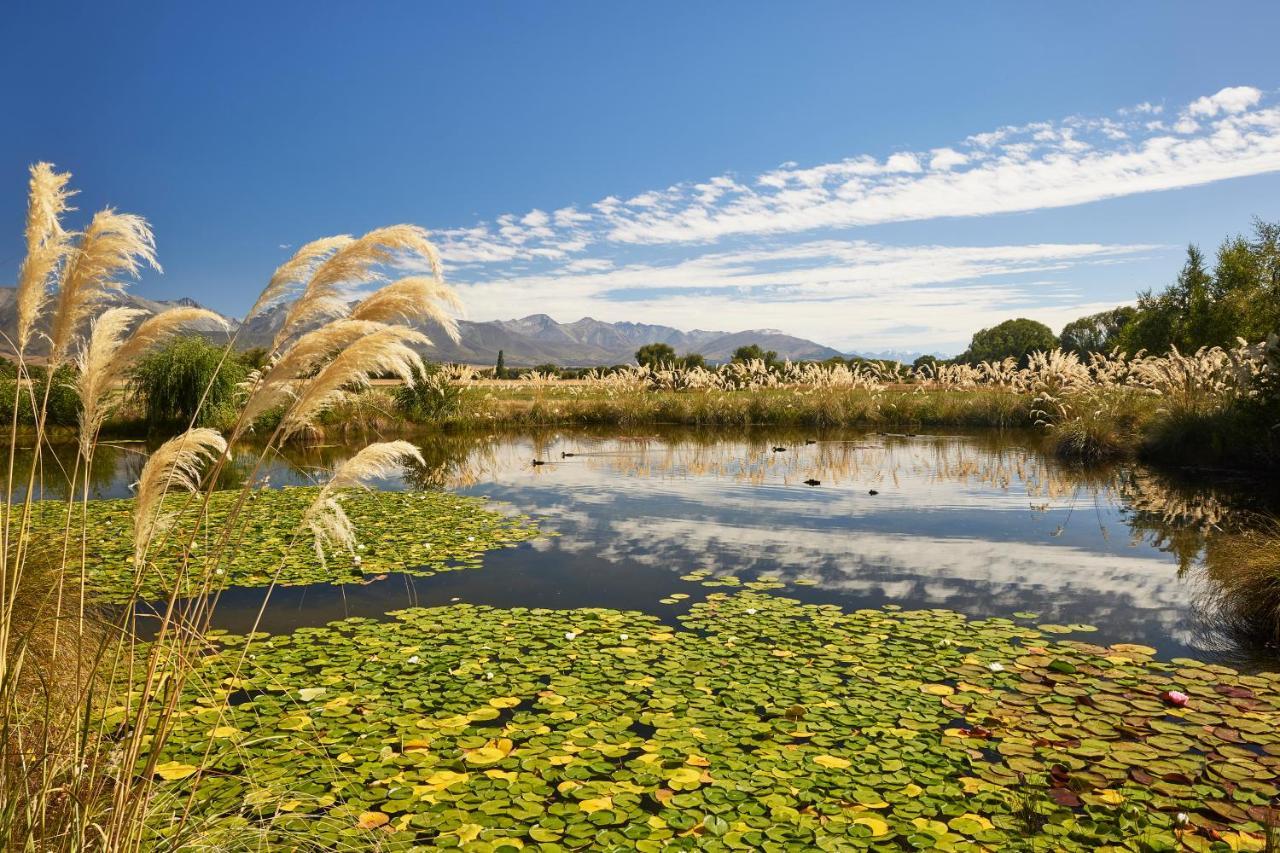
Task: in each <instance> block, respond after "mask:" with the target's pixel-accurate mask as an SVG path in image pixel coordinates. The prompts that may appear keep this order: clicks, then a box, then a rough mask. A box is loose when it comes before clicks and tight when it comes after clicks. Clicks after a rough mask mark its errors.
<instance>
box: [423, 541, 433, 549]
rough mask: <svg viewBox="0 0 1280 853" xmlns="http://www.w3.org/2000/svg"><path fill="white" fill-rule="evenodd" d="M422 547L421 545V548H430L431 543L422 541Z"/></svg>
mask: <svg viewBox="0 0 1280 853" xmlns="http://www.w3.org/2000/svg"><path fill="white" fill-rule="evenodd" d="M422 547H423V548H430V547H431V543H430V542H423V543H422Z"/></svg>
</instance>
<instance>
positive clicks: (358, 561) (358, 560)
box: [351, 554, 360, 566]
mask: <svg viewBox="0 0 1280 853" xmlns="http://www.w3.org/2000/svg"><path fill="white" fill-rule="evenodd" d="M351 561H352V562H353V563H355V564H356V565H357V566H358V565H360V555H359V554H356V555H355V556H354V557H352V558H351Z"/></svg>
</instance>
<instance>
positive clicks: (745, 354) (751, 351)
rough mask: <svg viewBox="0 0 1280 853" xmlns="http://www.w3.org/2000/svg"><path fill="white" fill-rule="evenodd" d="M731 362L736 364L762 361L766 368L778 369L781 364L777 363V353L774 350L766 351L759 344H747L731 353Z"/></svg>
mask: <svg viewBox="0 0 1280 853" xmlns="http://www.w3.org/2000/svg"><path fill="white" fill-rule="evenodd" d="M733 360H734V361H737V362H747V361H756V360H759V361H763V362H764V363H765V366H766V367H770V368H773V367H779V366H781V363H780V362H779V361H778V353H777V352H776V351H774V350H771V349H770V350H767V349H765V348H764V347H762V346H760V345H759V344H747V345H746V346H741V347H738V348H737V349H736V350H734V351H733Z"/></svg>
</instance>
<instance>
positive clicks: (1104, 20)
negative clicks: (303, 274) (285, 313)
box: [0, 2, 1280, 351]
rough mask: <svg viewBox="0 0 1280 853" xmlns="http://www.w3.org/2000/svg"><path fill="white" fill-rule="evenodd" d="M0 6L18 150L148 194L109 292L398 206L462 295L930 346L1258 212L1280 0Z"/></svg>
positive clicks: (1279, 138) (248, 274)
mask: <svg viewBox="0 0 1280 853" xmlns="http://www.w3.org/2000/svg"><path fill="white" fill-rule="evenodd" d="M120 5H121V6H122V7H123V8H109V7H108V6H107V4H92V5H90V4H70V3H61V2H47V3H28V4H21V5H20V6H19V5H18V4H13V5H12V6H11V7H10V8H9V9H8V10H6V12H5V21H6V26H5V28H4V45H3V50H0V79H3V80H4V81H5V83H4V85H3V87H0V114H3V115H4V116H5V118H6V121H5V127H4V131H5V132H3V133H0V192H2V195H0V197H2V198H4V199H8V203H6V204H3V205H0V281H4V280H6V279H8V280H12V278H13V276H14V275H15V273H16V269H17V265H18V262H19V260H20V252H21V248H20V245H21V244H20V240H19V235H20V233H21V223H22V216H23V194H24V186H25V180H26V174H25V170H26V167H27V166H28V165H29V164H30V163H32V162H34V161H36V160H49V161H52V162H53V163H55V164H56V165H58V166H59V167H60V168H64V169H69V170H70V171H72V172H73V173H74V175H75V180H74V183H75V185H76V186H77V187H78V188H79V190H80V195H79V196H78V197H77V205H78V207H79V208H80V211H79V214H78V215H79V216H85V215H87V214H88V213H90V212H92V211H93V210H96V209H98V208H100V207H102V206H104V205H107V204H112V205H115V206H117V207H118V208H120V209H123V210H126V211H130V212H136V213H141V214H143V215H145V216H147V217H148V218H149V219H150V220H151V222H152V223H153V225H154V227H155V231H156V236H157V242H158V245H159V250H160V258H161V261H162V263H163V264H164V267H165V273H164V275H155V274H148V275H147V276H146V277H144V279H143V280H142V281H140V282H139V283H138V285H137V286H136V290H137V292H139V293H142V294H144V295H147V296H151V297H154V298H172V297H177V296H192V297H194V298H196V299H198V300H200V301H201V302H204V303H206V304H208V305H210V306H211V307H214V308H217V309H219V310H222V311H226V312H228V313H232V314H236V313H243V311H244V310H245V309H246V307H247V306H248V305H249V304H250V303H251V302H252V301H253V298H254V296H255V295H256V294H257V291H258V290H259V289H260V288H261V286H262V285H263V284H264V283H265V281H266V280H267V278H268V277H269V276H270V273H271V271H272V269H274V268H275V266H276V265H277V264H279V263H280V262H281V261H283V260H284V259H285V258H286V257H287V256H288V254H289V253H290V250H289V248H286V247H290V246H297V245H298V244H300V243H302V242H305V241H307V240H309V239H313V238H315V237H318V236H323V235H327V234H334V233H359V232H361V231H364V230H367V229H369V228H372V227H375V226H377V225H383V224H390V223H395V222H414V223H417V224H420V225H423V226H425V227H427V228H428V229H431V230H432V231H433V233H435V234H436V236H437V239H438V240H439V242H440V244H441V248H442V250H443V253H444V259H445V263H446V267H447V271H448V275H449V277H450V279H451V280H452V281H453V282H455V283H456V284H458V285H459V288H460V291H461V293H462V295H463V298H464V300H465V301H466V304H467V316H469V317H471V318H473V319H492V318H505V317H513V316H520V315H523V314H527V313H533V312H545V313H549V314H551V315H552V316H554V317H556V318H557V319H559V320H566V321H567V320H574V319H577V318H578V317H580V316H584V315H590V316H594V317H597V318H599V319H604V320H615V321H616V320H635V321H643V322H651V323H664V324H668V325H675V326H680V327H683V328H692V327H700V328H714V329H726V330H737V329H742V328H757V327H770V328H780V329H782V330H783V331H786V332H789V333H792V334H797V335H802V336H805V337H810V338H814V339H816V340H820V341H822V342H824V343H829V344H832V345H835V346H839V347H841V348H845V349H861V350H882V349H908V350H933V349H939V350H942V351H954V350H957V349H960V348H962V347H963V345H964V343H965V342H967V339H968V337H969V335H970V334H971V333H972V332H973V331H974V330H975V329H976V328H979V327H981V326H983V325H990V324H991V323H993V322H997V321H999V320H1000V319H1004V318H1006V317H1010V316H1030V317H1035V318H1037V319H1041V320H1043V321H1045V322H1047V323H1049V324H1050V325H1052V326H1054V327H1055V329H1056V328H1058V327H1060V326H1061V325H1062V324H1063V323H1064V322H1066V321H1067V320H1069V319H1071V318H1073V317H1075V316H1078V315H1079V314H1082V313H1087V312H1089V311H1092V310H1097V309H1100V308H1102V307H1108V306H1111V305H1114V304H1117V303H1119V302H1123V301H1126V300H1129V299H1132V298H1133V294H1134V292H1135V291H1136V290H1138V289H1140V288H1144V287H1151V286H1156V287H1159V286H1161V285H1163V284H1164V283H1165V282H1167V281H1168V280H1169V279H1170V278H1171V277H1172V276H1173V274H1174V273H1175V272H1176V269H1177V267H1178V265H1179V263H1180V256H1181V254H1182V252H1183V250H1184V247H1185V245H1186V244H1187V243H1188V242H1197V243H1201V244H1203V245H1205V247H1206V248H1212V247H1214V246H1216V245H1217V243H1218V242H1219V241H1220V240H1221V239H1222V237H1223V236H1224V235H1226V234H1227V233H1229V232H1235V231H1240V230H1244V229H1247V228H1248V226H1249V221H1250V218H1251V217H1252V216H1254V215H1258V216H1262V217H1264V218H1270V219H1280V209H1278V207H1280V203H1278V202H1277V199H1278V198H1280V62H1278V61H1277V60H1276V58H1275V49H1274V33H1275V32H1277V31H1280V4H1277V3H1274V2H1266V3H1238V4H1237V3H1217V4H1213V6H1212V7H1210V6H1206V5H1205V4H1201V3H1173V2H1160V3H1143V2H1135V3H1123V4H1117V3H1101V2H1099V3H1072V4H1026V3H989V4H967V5H964V6H952V5H950V4H941V3H939V4H925V3H917V4H880V5H881V6H882V7H883V8H878V7H873V6H871V5H870V4H853V3H801V4H780V3H773V4H763V3H743V2H733V3H728V2H725V3H719V2H706V3H693V4H689V3H671V4H665V3H654V2H650V3H645V4H632V5H629V6H627V5H623V4H618V3H556V4H551V3H525V4H517V3H514V2H510V3H484V2H473V3H467V4H455V5H452V6H449V5H445V4H440V3H432V4H426V3H409V2H405V3H367V4H361V5H360V6H358V7H357V6H356V5H353V4H337V3H289V2H273V3H257V4H249V3H237V2H223V3H218V4H175V3H160V2H156V3H140V2H139V3H129V4H120Z"/></svg>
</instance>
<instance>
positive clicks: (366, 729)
mask: <svg viewBox="0 0 1280 853" xmlns="http://www.w3.org/2000/svg"><path fill="white" fill-rule="evenodd" d="M395 616H396V618H395V619H394V620H393V621H391V622H389V623H388V622H383V621H375V620H369V619H347V620H344V621H342V622H338V623H334V624H332V625H329V626H326V627H323V628H310V629H302V630H299V631H296V632H294V633H293V634H291V635H288V636H267V635H263V634H256V635H249V636H224V637H220V638H218V641H217V644H218V646H219V647H220V649H221V651H220V652H219V653H217V654H214V655H211V656H209V657H207V658H206V659H205V660H204V661H203V665H202V666H201V668H200V672H199V674H198V676H197V677H196V678H194V679H192V680H191V681H190V683H189V685H188V687H187V688H186V689H187V693H186V698H185V701H184V706H185V707H188V708H190V709H191V713H189V714H186V715H184V716H182V717H181V719H179V720H178V721H177V722H176V724H175V731H174V733H173V737H172V738H171V740H170V742H169V744H168V745H167V746H166V747H165V749H164V751H163V756H162V757H163V759H164V760H163V761H161V762H160V763H158V764H156V765H155V766H154V767H153V768H152V770H153V772H154V773H155V775H156V777H157V778H158V779H159V780H161V789H162V791H164V792H165V794H166V795H167V796H169V797H170V798H171V800H172V801H173V802H178V803H185V804H186V805H187V807H188V808H189V809H190V811H191V817H190V819H189V820H188V821H186V822H184V823H183V825H182V826H177V827H175V826H174V824H173V823H172V822H169V823H160V822H157V823H153V824H152V825H150V826H149V827H148V832H149V833H153V835H152V836H151V837H152V838H154V839H155V842H158V843H164V844H166V845H171V846H176V845H178V844H188V845H194V846H214V847H216V846H221V845H224V844H227V843H230V842H231V841H232V840H233V839H234V838H235V837H237V836H241V835H242V836H243V837H247V838H253V839H255V840H257V843H261V844H264V845H280V846H293V845H314V846H316V847H329V848H337V847H342V848H349V849H383V848H387V847H390V848H398V847H403V848H405V849H408V848H410V847H413V846H415V845H416V846H423V847H449V846H461V847H463V848H464V849H465V848H467V847H468V846H471V847H475V848H476V849H481V847H480V846H481V845H482V846H483V848H484V849H501V848H503V847H504V846H505V847H512V848H518V847H521V846H523V845H533V844H537V845H550V846H553V847H558V848H566V849H583V848H588V847H591V848H604V849H611V848H626V849H640V850H659V849H662V848H664V847H667V846H671V847H675V848H677V849H692V848H695V847H697V848H701V847H708V848H713V849H738V848H740V849H778V850H791V849H795V850H801V849H903V848H904V847H905V848H908V849H931V850H938V849H943V850H945V849H952V850H979V849H1000V850H1049V849H1052V850H1108V849H1110V850H1117V851H1118V850H1132V849H1147V850H1161V849H1168V850H1173V849H1178V848H1179V847H1182V846H1185V847H1187V848H1189V849H1205V850H1208V849H1213V845H1214V844H1215V843H1225V844H1227V845H1228V846H1230V847H1231V848H1233V849H1261V848H1260V845H1261V844H1262V843H1263V842H1262V839H1263V834H1262V833H1263V830H1264V821H1265V819H1266V815H1267V811H1268V809H1269V807H1270V806H1269V803H1270V799H1271V798H1272V797H1274V796H1275V795H1276V794H1277V788H1276V786H1275V772H1274V771H1275V767H1274V764H1275V761H1276V759H1275V757H1274V755H1273V753H1274V752H1275V751H1277V749H1278V748H1280V747H1277V739H1278V738H1280V735H1277V733H1276V729H1275V723H1276V722H1277V720H1280V702H1278V701H1277V698H1276V697H1277V695H1280V693H1278V692H1277V687H1280V681H1278V680H1277V677H1276V676H1275V675H1261V676H1250V675H1241V674H1238V673H1236V672H1233V671H1231V670H1229V669H1227V668H1225V667H1220V666H1206V665H1203V664H1200V663H1198V662H1196V661H1191V660H1177V661H1173V662H1160V661H1156V660H1154V659H1153V653H1154V649H1151V648H1149V647H1145V646H1138V645H1128V644H1117V645H1113V646H1110V647H1102V646H1097V645H1093V644H1091V643H1089V642H1088V641H1087V640H1075V639H1068V637H1069V636H1070V635H1072V634H1076V635H1077V636H1082V637H1087V636H1088V632H1089V631H1090V630H1091V629H1090V626H1087V625H1066V626H1064V625H1044V626H1041V627H1040V628H1035V627H1032V626H1031V625H1030V624H1028V623H1029V622H1030V621H1031V620H1033V619H1034V616H1035V614H1021V615H1020V616H1021V617H1022V618H1019V619H1018V620H1017V621H1014V620H1009V619H988V620H983V621H976V622H975V621H967V620H965V619H964V618H963V617H961V616H959V615H958V614H955V613H950V612H947V611H944V610H928V611H918V612H904V611H900V610H897V609H896V608H893V607H889V608H885V609H883V610H860V611H857V612H852V613H850V612H844V611H842V610H840V609H839V608H836V607H831V606H825V607H818V606H812V605H801V604H799V603H798V602H794V601H790V600H786V599H780V598H777V597H774V596H769V595H764V594H761V593H755V592H744V593H737V594H733V595H723V594H712V595H711V596H709V597H708V599H707V600H706V601H704V602H700V603H697V604H694V605H693V606H692V607H691V608H690V609H689V610H688V612H687V613H685V614H684V615H682V616H681V617H680V622H681V623H682V624H681V626H680V627H679V628H672V627H671V626H669V625H666V624H663V623H662V622H660V621H659V620H658V619H657V618H655V617H653V616H648V615H643V614H640V613H634V612H621V611H616V610H603V609H585V610H527V609H521V608H517V609H513V610H499V609H493V608H488V607H474V606H469V605H465V604H464V605H456V606H452V607H448V608H436V609H412V610H406V611H402V612H400V613H398V614H395ZM1171 690H1177V691H1180V692H1183V693H1185V694H1186V696H1187V697H1188V698H1187V702H1186V705H1185V707H1181V708H1180V707H1176V706H1173V705H1170V704H1169V703H1168V702H1167V701H1165V700H1164V699H1162V698H1161V696H1162V694H1164V693H1166V692H1169V691H1171ZM1178 813H1183V814H1185V815H1186V816H1187V817H1186V819H1185V820H1182V821H1179V820H1177V819H1176V815H1177V814H1178ZM1253 845H1259V846H1257V847H1254V846H1253Z"/></svg>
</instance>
